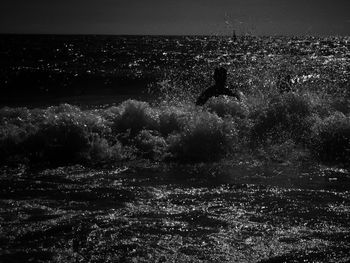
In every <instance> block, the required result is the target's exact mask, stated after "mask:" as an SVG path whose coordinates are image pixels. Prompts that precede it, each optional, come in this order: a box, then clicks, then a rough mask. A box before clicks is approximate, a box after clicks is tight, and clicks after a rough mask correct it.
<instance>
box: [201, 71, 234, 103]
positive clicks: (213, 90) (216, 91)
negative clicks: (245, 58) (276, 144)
mask: <svg viewBox="0 0 350 263" xmlns="http://www.w3.org/2000/svg"><path fill="white" fill-rule="evenodd" d="M226 79H227V70H226V69H224V68H222V67H221V68H216V69H215V72H214V80H215V85H214V86H211V87H210V88H208V89H206V90H205V91H204V92H203V93H202V94H201V95H200V96H199V98H198V99H197V102H196V104H197V105H200V106H201V105H204V104H205V103H206V102H207V100H208V99H210V98H211V97H217V96H219V95H227V96H232V97H235V98H237V99H238V100H240V97H239V95H238V93H237V92H234V91H232V90H230V89H229V88H227V87H226Z"/></svg>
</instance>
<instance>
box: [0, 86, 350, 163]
mask: <svg viewBox="0 0 350 263" xmlns="http://www.w3.org/2000/svg"><path fill="white" fill-rule="evenodd" d="M339 103H340V102H339ZM339 103H336V101H335V100H334V99H330V98H329V97H322V96H320V95H319V94H315V93H310V92H309V93H302V92H294V93H285V94H277V95H276V94H274V95H271V96H270V97H268V98H266V96H263V97H262V96H260V97H259V96H258V95H256V94H255V95H253V94H252V95H247V97H246V98H244V99H243V100H242V101H237V100H235V99H231V98H227V97H218V98H214V99H211V100H210V101H209V102H208V103H207V105H206V106H205V107H197V106H195V105H194V104H193V103H187V102H186V103H185V102H184V103H164V102H159V103H153V104H151V103H147V102H142V101H136V100H127V101H124V102H123V103H121V104H120V105H118V106H113V107H109V108H106V109H89V110H82V109H81V108H79V107H77V106H72V105H69V104H62V105H59V106H52V107H48V108H46V109H28V108H8V107H5V108H2V109H1V110H0V160H1V161H0V162H2V163H3V164H11V163H18V162H20V163H27V164H40V165H65V164H73V163H82V164H92V165H100V164H111V163H119V162H128V161H135V160H147V161H151V162H164V163H165V162H175V163H200V162H217V161H222V160H238V159H240V158H242V156H250V157H252V158H260V159H261V158H262V159H269V160H274V161H279V162H285V161H290V160H292V159H295V160H310V159H312V160H318V161H320V162H324V163H330V164H337V165H347V166H348V165H349V160H350V114H349V112H348V111H347V110H343V111H341V110H340V108H341V107H338V106H339V105H340V104H339ZM341 103H344V101H342V102H341Z"/></svg>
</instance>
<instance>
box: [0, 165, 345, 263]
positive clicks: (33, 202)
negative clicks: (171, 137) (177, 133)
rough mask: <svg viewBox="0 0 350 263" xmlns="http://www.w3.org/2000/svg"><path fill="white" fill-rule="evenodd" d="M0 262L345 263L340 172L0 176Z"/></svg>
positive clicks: (155, 170) (82, 171) (78, 170)
mask: <svg viewBox="0 0 350 263" xmlns="http://www.w3.org/2000/svg"><path fill="white" fill-rule="evenodd" d="M0 185H1V188H0V189H1V190H0V196H1V201H0V220H1V232H0V233H1V240H0V242H1V250H0V261H1V262H27V261H31V262H349V260H350V230H349V224H350V223H349V222H350V220H349V219H350V193H349V191H348V189H349V186H350V175H349V174H348V173H347V172H346V171H345V170H342V169H333V170H332V169H329V168H324V167H323V168H322V167H317V168H313V169H312V170H310V169H305V168H296V167H294V168H290V167H289V168H286V167H284V166H283V165H277V166H269V167H263V166H256V167H252V168H250V169H248V168H243V166H242V167H240V166H236V167H230V168H227V167H226V168H225V166H224V165H220V166H217V167H216V168H214V167H213V166H212V165H211V166H208V165H207V166H206V165H201V166H198V167H197V168H196V169H193V167H192V168H190V167H187V166H176V168H169V167H168V168H164V169H163V168H159V167H148V168H147V167H143V168H142V169H141V168H129V169H128V168H126V167H125V168H118V169H113V170H103V169H100V170H91V169H86V168H83V167H81V166H74V167H65V168H57V169H51V170H44V171H41V172H30V171H26V170H25V169H23V170H21V169H18V170H16V171H14V170H12V171H10V170H9V171H3V172H2V174H1V178H0Z"/></svg>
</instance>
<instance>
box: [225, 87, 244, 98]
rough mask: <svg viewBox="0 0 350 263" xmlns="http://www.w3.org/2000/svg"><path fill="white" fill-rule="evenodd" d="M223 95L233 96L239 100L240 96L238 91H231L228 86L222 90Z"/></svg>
mask: <svg viewBox="0 0 350 263" xmlns="http://www.w3.org/2000/svg"><path fill="white" fill-rule="evenodd" d="M223 95H227V96H231V97H235V98H236V99H237V100H241V97H240V96H239V93H238V92H235V91H232V90H230V89H228V88H225V89H224V90H223Z"/></svg>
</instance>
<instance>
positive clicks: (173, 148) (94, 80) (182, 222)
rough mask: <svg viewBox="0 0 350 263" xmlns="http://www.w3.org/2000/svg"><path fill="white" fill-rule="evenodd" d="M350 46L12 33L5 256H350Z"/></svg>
mask: <svg viewBox="0 0 350 263" xmlns="http://www.w3.org/2000/svg"><path fill="white" fill-rule="evenodd" d="M349 43H350V39H349V38H348V37H342V38H340V37H339V38H338V37H329V38H316V37H305V38H290V37H250V36H247V37H244V36H241V37H238V38H237V39H236V38H230V37H195V36H193V37H147V36H145V37H132V36H120V37H107V36H106V37H101V36H100V37H98V36H30V37H28V36H3V37H2V38H0V44H1V45H0V58H1V59H0V63H1V65H2V67H0V85H1V87H0V88H1V89H0V93H1V95H2V94H4V96H0V103H1V105H3V104H4V105H6V107H2V108H1V109H0V165H1V175H0V224H1V225H0V261H1V262H26V261H32V262H40V261H41V262H270V263H271V262H324V263H325V262H350V231H349V222H350V221H349V217H350V211H349V207H350V200H349V199H350V194H349V186H350V175H349V167H350V99H349V98H350V93H349V91H350V89H349V83H350V82H349V76H350V75H349V72H350V70H349V65H350V44H349ZM218 66H222V67H225V68H226V69H227V70H228V81H227V86H228V88H230V89H232V90H234V91H235V92H237V93H239V94H240V100H237V99H236V98H230V97H224V96H221V97H217V98H211V99H210V100H209V101H208V102H207V103H206V104H205V105H204V106H196V105H195V101H196V99H197V98H198V96H199V94H200V93H201V92H202V91H203V90H205V89H206V88H208V87H209V86H211V85H212V84H213V83H212V73H213V71H214V69H215V68H216V67H218ZM125 97H127V99H125ZM17 106H20V107H17ZM57 167H60V168H57Z"/></svg>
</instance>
